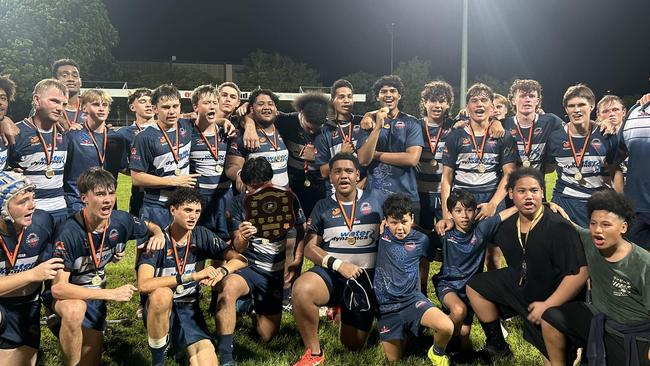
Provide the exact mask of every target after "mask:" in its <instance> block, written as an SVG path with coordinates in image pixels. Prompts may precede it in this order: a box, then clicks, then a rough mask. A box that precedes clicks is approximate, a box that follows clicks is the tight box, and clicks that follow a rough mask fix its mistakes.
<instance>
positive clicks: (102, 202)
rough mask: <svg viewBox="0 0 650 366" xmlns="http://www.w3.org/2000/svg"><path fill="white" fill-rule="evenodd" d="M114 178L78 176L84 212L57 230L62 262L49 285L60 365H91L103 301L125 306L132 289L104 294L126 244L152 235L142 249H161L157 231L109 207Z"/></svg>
mask: <svg viewBox="0 0 650 366" xmlns="http://www.w3.org/2000/svg"><path fill="white" fill-rule="evenodd" d="M115 185H116V181H115V178H114V177H113V176H112V175H111V173H109V172H108V171H106V170H104V169H102V168H99V167H94V168H90V169H88V170H86V171H85V172H83V173H81V175H80V176H79V181H78V182H77V187H78V188H79V192H80V194H81V201H82V202H83V203H84V205H85V208H84V209H83V210H81V211H80V212H77V213H76V214H75V215H74V216H71V217H70V218H69V219H68V220H67V221H66V222H65V223H63V224H62V225H61V227H59V228H58V229H57V235H56V240H55V246H54V256H55V257H57V258H63V264H64V269H63V270H59V271H58V273H57V274H56V277H55V278H54V281H53V284H52V296H53V297H54V301H53V304H52V308H53V310H54V312H55V313H56V314H57V315H58V316H59V317H60V318H61V330H60V332H59V341H60V344H61V350H62V351H63V354H64V357H65V364H66V365H68V366H71V365H77V364H81V365H97V364H99V360H100V358H101V353H102V342H103V339H104V335H103V332H104V330H105V328H106V301H129V300H130V299H131V297H132V296H133V292H134V291H135V290H136V288H135V287H134V286H132V285H130V284H125V285H122V286H120V287H117V288H113V289H106V272H105V267H106V265H107V264H108V263H110V262H111V260H112V259H113V257H114V256H115V255H117V254H118V253H121V252H123V251H124V250H125V246H126V242H127V241H129V240H133V239H141V238H144V237H146V236H147V235H153V236H152V237H151V238H150V239H149V242H148V250H158V249H161V248H162V247H163V246H164V243H165V239H164V236H163V232H162V230H161V229H160V227H158V226H157V225H155V224H152V223H150V222H148V221H140V220H139V219H138V218H135V217H133V216H131V215H130V214H129V213H127V212H124V211H117V210H113V207H114V206H115Z"/></svg>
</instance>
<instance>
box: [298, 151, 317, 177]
mask: <svg viewBox="0 0 650 366" xmlns="http://www.w3.org/2000/svg"><path fill="white" fill-rule="evenodd" d="M307 148H314V146H312V144H311V143H307V145H303V146H302V149H300V153H298V156H300V158H301V159H302V161H303V164H302V170H304V172H305V177H307V171H309V169H308V168H309V164H308V163H307V159H303V158H302V154H304V153H305V150H306V149H307Z"/></svg>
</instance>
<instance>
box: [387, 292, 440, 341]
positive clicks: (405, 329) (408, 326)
mask: <svg viewBox="0 0 650 366" xmlns="http://www.w3.org/2000/svg"><path fill="white" fill-rule="evenodd" d="M433 307H434V306H433V304H432V303H431V300H429V299H427V298H426V297H424V295H422V294H419V296H418V297H417V298H416V299H415V300H413V301H412V302H410V303H409V304H408V305H406V306H404V307H402V308H401V309H398V310H395V311H387V312H382V311H381V310H380V311H379V315H378V316H377V330H378V331H379V339H380V340H382V341H390V340H394V339H399V340H404V339H406V337H407V335H408V334H412V335H413V336H418V335H419V330H420V322H421V320H422V316H424V313H426V312H427V310H429V309H431V308H433ZM380 309H381V306H380Z"/></svg>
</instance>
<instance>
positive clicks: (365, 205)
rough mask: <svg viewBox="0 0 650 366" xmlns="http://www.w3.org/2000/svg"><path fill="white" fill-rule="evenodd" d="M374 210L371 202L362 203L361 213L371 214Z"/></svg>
mask: <svg viewBox="0 0 650 366" xmlns="http://www.w3.org/2000/svg"><path fill="white" fill-rule="evenodd" d="M370 212H372V206H371V205H370V202H364V203H362V204H361V213H362V214H364V215H367V214H369V213H370Z"/></svg>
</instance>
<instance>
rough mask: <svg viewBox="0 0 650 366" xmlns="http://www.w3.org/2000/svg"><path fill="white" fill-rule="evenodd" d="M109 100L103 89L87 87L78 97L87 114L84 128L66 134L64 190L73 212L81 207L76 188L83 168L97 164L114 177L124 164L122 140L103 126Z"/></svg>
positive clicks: (123, 143)
mask: <svg viewBox="0 0 650 366" xmlns="http://www.w3.org/2000/svg"><path fill="white" fill-rule="evenodd" d="M112 102H113V98H111V96H110V95H108V93H106V91H104V90H100V89H89V90H86V91H85V92H84V93H83V94H82V95H81V99H80V103H81V110H82V111H83V112H84V114H85V115H86V119H85V121H84V122H82V125H83V129H81V130H70V131H68V132H67V133H66V139H67V140H68V154H67V156H66V161H65V170H64V171H63V191H64V192H65V201H66V204H67V206H68V207H69V208H71V209H72V211H74V212H77V211H79V210H81V209H82V208H83V204H82V203H81V199H80V197H79V190H78V189H77V178H79V175H80V174H81V173H82V172H83V171H85V170H87V169H88V168H91V167H95V166H99V167H102V168H104V169H106V170H107V171H109V172H110V173H111V174H113V176H114V177H116V178H117V173H119V171H120V170H122V169H123V168H124V167H125V166H126V150H125V142H124V139H123V138H122V136H120V135H118V134H117V133H116V132H115V131H113V130H112V129H110V128H107V127H106V119H107V118H108V113H109V112H110V110H111V103H112Z"/></svg>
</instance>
